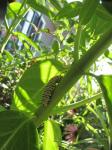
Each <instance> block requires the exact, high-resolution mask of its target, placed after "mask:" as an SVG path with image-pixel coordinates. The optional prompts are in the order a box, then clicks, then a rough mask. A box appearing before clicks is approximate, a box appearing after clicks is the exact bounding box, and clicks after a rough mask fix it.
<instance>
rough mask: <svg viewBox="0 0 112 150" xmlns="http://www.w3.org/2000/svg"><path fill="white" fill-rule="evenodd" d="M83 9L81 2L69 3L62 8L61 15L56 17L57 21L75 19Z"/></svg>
mask: <svg viewBox="0 0 112 150" xmlns="http://www.w3.org/2000/svg"><path fill="white" fill-rule="evenodd" d="M80 7H81V3H80V2H72V3H68V4H66V5H65V7H64V8H62V9H61V10H60V11H59V13H58V14H57V15H56V17H55V18H56V19H61V18H64V17H66V18H73V17H75V16H77V15H78V13H79V10H80Z"/></svg>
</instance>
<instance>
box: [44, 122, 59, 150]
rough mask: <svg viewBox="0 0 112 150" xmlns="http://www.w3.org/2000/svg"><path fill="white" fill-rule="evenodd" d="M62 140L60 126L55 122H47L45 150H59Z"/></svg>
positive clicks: (45, 126) (45, 124)
mask: <svg viewBox="0 0 112 150" xmlns="http://www.w3.org/2000/svg"><path fill="white" fill-rule="evenodd" d="M61 138H62V137H61V130H60V126H59V124H58V123H57V122H55V121H53V120H48V121H45V123H44V142H43V150H58V149H59V144H60V143H61Z"/></svg>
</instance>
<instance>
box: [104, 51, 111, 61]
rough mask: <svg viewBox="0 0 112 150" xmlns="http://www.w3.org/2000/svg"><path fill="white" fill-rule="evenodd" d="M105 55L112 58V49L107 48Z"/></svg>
mask: <svg viewBox="0 0 112 150" xmlns="http://www.w3.org/2000/svg"><path fill="white" fill-rule="evenodd" d="M105 56H106V57H107V58H109V59H110V60H112V51H109V50H107V51H106V52H105Z"/></svg>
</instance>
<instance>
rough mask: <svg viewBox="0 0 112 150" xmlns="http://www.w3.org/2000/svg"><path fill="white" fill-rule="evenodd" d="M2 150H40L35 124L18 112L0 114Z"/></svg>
mask: <svg viewBox="0 0 112 150" xmlns="http://www.w3.org/2000/svg"><path fill="white" fill-rule="evenodd" d="M0 150H39V148H38V133H37V130H36V127H35V125H34V124H33V122H32V121H31V120H30V119H29V118H27V117H26V116H25V115H24V114H22V113H20V112H17V111H3V112H0Z"/></svg>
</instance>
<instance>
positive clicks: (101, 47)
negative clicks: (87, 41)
mask: <svg viewBox="0 0 112 150" xmlns="http://www.w3.org/2000/svg"><path fill="white" fill-rule="evenodd" d="M111 41H112V28H111V29H109V30H108V31H107V32H106V33H104V34H103V35H102V36H101V38H100V39H99V40H98V41H97V42H96V44H95V45H93V46H92V47H91V48H90V49H89V50H88V51H87V52H86V54H85V55H84V56H83V57H82V58H81V59H80V60H79V61H78V62H74V63H73V64H72V65H71V67H70V69H69V70H68V72H67V74H66V75H65V76H64V78H63V80H62V81H61V83H60V84H59V86H58V87H57V89H56V91H55V93H54V95H53V96H52V99H51V103H50V104H49V105H48V106H47V107H42V108H41V109H39V110H37V112H36V113H35V117H36V118H35V119H34V121H35V123H36V125H37V126H39V125H40V124H41V123H42V122H43V121H44V120H46V119H47V118H48V116H49V115H50V113H51V111H52V109H53V108H54V107H55V106H56V104H57V103H58V102H59V101H60V99H61V98H62V97H63V96H64V94H65V93H66V92H67V91H68V90H69V89H70V88H71V87H72V86H73V85H74V84H75V83H76V82H77V81H78V80H79V79H80V77H81V76H82V74H83V73H84V72H85V71H87V70H88V69H89V67H90V66H91V65H92V64H93V63H94V61H95V60H96V59H97V58H98V57H99V56H100V55H101V54H103V53H104V52H105V50H106V47H107V46H108V45H109V44H110V42H111Z"/></svg>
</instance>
